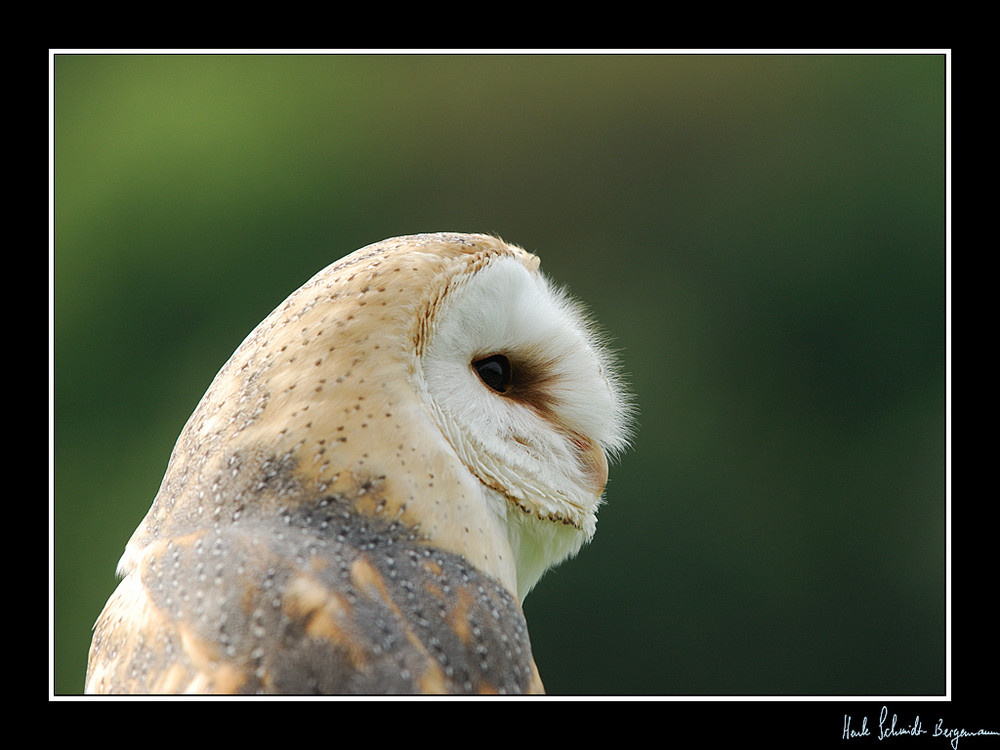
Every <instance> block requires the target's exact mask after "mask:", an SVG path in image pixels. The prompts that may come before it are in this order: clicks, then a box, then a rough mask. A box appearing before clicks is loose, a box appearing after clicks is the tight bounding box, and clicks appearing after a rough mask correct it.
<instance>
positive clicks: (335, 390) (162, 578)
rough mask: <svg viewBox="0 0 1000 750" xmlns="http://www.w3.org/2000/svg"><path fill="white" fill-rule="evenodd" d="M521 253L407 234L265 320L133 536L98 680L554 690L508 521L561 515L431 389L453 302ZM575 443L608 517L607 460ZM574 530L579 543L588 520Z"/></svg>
mask: <svg viewBox="0 0 1000 750" xmlns="http://www.w3.org/2000/svg"><path fill="white" fill-rule="evenodd" d="M499 257H504V258H509V259H513V260H515V261H516V262H517V263H518V264H520V265H521V266H523V267H524V269H527V271H529V272H530V273H532V274H534V273H536V272H537V269H538V259H537V258H536V257H535V256H533V255H531V254H530V253H527V252H525V251H523V250H521V249H519V248H516V247H514V246H511V245H507V244H506V243H504V242H502V241H500V240H498V239H496V238H493V237H489V236H486V235H458V234H429V235H415V236H410V237H400V238H394V239H391V240H386V241H384V242H381V243H376V244H375V245H371V246H369V247H367V248H363V249H361V250H359V251H357V252H355V253H352V254H351V255H348V256H346V257H345V258H343V259H341V260H340V261H338V262H336V263H334V264H332V265H331V266H329V267H328V268H326V269H324V270H323V271H321V272H320V273H318V274H317V275H316V276H314V277H313V278H312V279H311V280H309V281H308V282H307V283H306V284H304V285H303V286H302V287H300V288H299V289H298V290H297V291H295V292H294V293H293V294H292V295H291V296H290V297H289V298H288V299H287V300H286V301H285V302H284V303H283V304H282V305H280V306H279V307H278V308H277V309H276V310H275V311H274V312H273V313H271V315H269V316H268V317H267V318H266V319H265V320H264V321H262V322H261V323H260V325H258V326H257V327H256V328H255V329H254V331H253V332H252V333H251V334H250V335H249V336H248V337H247V338H246V340H245V341H244V342H243V343H242V345H241V346H240V347H239V348H238V349H237V350H236V351H235V353H234V354H233V356H232V357H231V358H230V359H229V361H228V362H227V363H226V364H225V365H224V366H223V368H222V369H221V370H220V372H219V374H218V375H217V376H216V378H215V379H214V381H213V382H212V384H211V386H210V387H209V389H208V391H207V392H206V394H205V396H204V397H203V398H202V400H201V402H200V403H199V405H198V407H197V409H196V410H195V411H194V413H193V414H192V415H191V418H190V419H189V420H188V422H187V424H186V425H185V427H184V429H183V431H182V433H181V435H180V437H179V438H178V441H177V444H176V446H175V448H174V451H173V453H172V455H171V458H170V462H169V464H168V467H167V471H166V474H165V476H164V479H163V482H162V484H161V487H160V490H159V492H158V494H157V496H156V498H155V499H154V501H153V504H152V507H151V508H150V510H149V512H148V514H147V515H146V517H145V518H144V519H143V521H142V523H141V524H140V525H139V527H138V528H137V529H136V531H135V533H134V534H133V536H132V538H131V540H130V541H129V543H128V545H127V547H126V551H125V554H124V555H123V557H122V560H121V562H120V564H119V573H120V574H121V575H122V576H123V580H122V582H121V584H120V585H119V588H118V589H117V590H116V592H115V594H114V595H113V596H112V597H111V599H110V600H109V601H108V604H107V605H106V607H105V609H104V611H103V612H102V613H101V615H100V617H99V619H98V621H97V624H96V626H95V634H94V639H93V644H92V646H91V651H90V658H89V663H88V676H87V682H86V689H87V690H88V692H143V693H145V692H167V693H177V692H219V693H230V692H236V693H247V692H251V693H253V692H265V693H267V692H281V693H297V694H303V693H365V694H368V693H415V692H433V693H440V692H443V693H451V692H457V693H464V692H504V693H517V692H539V691H541V689H542V685H541V681H540V679H539V676H538V672H537V670H536V669H535V665H534V661H533V658H532V654H531V646H530V642H529V638H528V631H527V626H526V623H525V620H524V616H523V613H522V610H521V607H520V602H519V582H518V575H519V573H518V569H517V565H516V561H515V559H514V558H515V556H516V550H515V549H514V548H512V542H511V535H510V531H509V528H508V526H509V521H508V520H507V517H506V514H508V513H513V515H514V516H528V517H530V516H532V515H534V516H535V517H537V519H542V520H541V521H538V523H547V522H548V521H549V520H551V519H552V518H553V515H555V516H558V515H559V514H558V513H555V514H553V512H552V511H551V510H544V511H543V510H536V509H535V508H534V506H532V505H531V503H530V502H526V501H524V500H523V499H522V500H518V499H517V498H515V497H513V496H510V497H508V498H507V499H508V500H512V501H513V503H511V504H509V505H510V508H516V510H511V509H510V508H506V509H505V508H503V507H501V508H500V509H499V510H498V509H497V507H495V503H496V502H497V501H496V500H495V498H500V500H499V502H500V503H501V505H508V503H505V502H504V499H503V497H502V495H501V494H500V493H498V492H496V491H495V490H493V489H489V490H488V489H485V487H487V486H488V485H489V484H490V482H489V481H488V480H487V479H484V477H483V476H479V477H476V476H474V475H473V474H472V473H470V471H469V470H468V469H467V468H466V467H465V466H463V465H462V463H461V462H460V461H458V460H457V458H456V450H458V449H457V448H456V447H455V439H454V438H453V437H452V438H451V442H449V436H447V435H445V434H442V430H441V429H440V425H439V424H438V423H436V422H435V415H434V413H433V412H434V411H435V409H433V408H429V407H428V405H427V403H426V402H425V400H422V399H421V398H416V397H415V390H416V391H420V390H421V389H423V388H424V384H423V380H422V378H423V371H422V360H421V357H422V356H423V353H424V349H425V347H426V346H427V342H428V341H429V339H430V337H431V336H432V335H433V333H434V330H435V326H436V317H437V315H438V313H439V312H440V310H441V308H442V306H443V305H444V304H445V303H446V302H447V300H448V299H449V297H450V295H451V294H452V291H453V290H454V289H455V287H456V285H457V284H460V283H461V280H462V279H466V278H469V277H471V276H473V275H475V273H476V272H477V271H478V270H480V269H481V268H483V267H484V266H485V265H487V264H490V263H492V262H493V261H494V260H496V259H497V258H499ZM602 377H603V376H602ZM560 429H562V428H560ZM560 434H561V433H560ZM567 435H568V437H567V438H566V444H567V445H570V446H572V451H575V452H576V453H574V456H576V459H574V461H575V462H574V464H573V465H574V466H577V465H580V466H583V467H585V469H584V473H587V472H589V471H592V472H593V473H592V475H589V476H587V477H584V479H582V480H581V482H582V485H581V486H585V487H587V488H591V487H594V488H596V496H595V497H594V498H593V501H592V505H593V506H594V507H596V503H597V501H598V499H599V495H600V492H601V490H602V489H603V484H604V478H605V476H606V464H604V463H603V452H602V450H601V449H600V448H599V447H598V445H597V441H596V440H594V441H591V440H590V439H589V438H586V437H583V436H581V435H578V434H576V433H575V432H571V431H567ZM577 454H578V455H577ZM577 459H578V460H577ZM591 467H593V468H591ZM573 471H574V472H575V471H576V469H573ZM602 472H604V473H602ZM591 491H592V490H591V489H588V490H587V492H588V493H589V492H591ZM490 503H494V506H491V505H490ZM567 507H568V506H567ZM588 512H590V513H592V511H588ZM556 520H557V521H559V522H560V523H557V524H555V526H556V527H559V528H560V529H562V528H565V529H567V530H565V531H563V530H559V531H557V532H552V533H558V534H570V535H575V536H573V538H572V539H571V541H570V542H569V543H568V547H567V549H568V550H569V552H565V551H563V552H560V555H561V556H565V555H566V554H571V553H573V552H575V550H576V549H578V548H579V546H580V544H582V543H583V541H585V538H584V537H585V535H584V533H583V532H582V531H580V530H579V529H580V528H581V527H582V525H581V523H579V522H576V521H572V522H571V521H570V520H569V519H568V517H566V518H556ZM518 523H521V522H518ZM531 523H535V521H531ZM549 525H552V524H549ZM588 533H592V522H590V531H589V532H588ZM576 537H579V539H577V538H576ZM587 538H589V537H587ZM546 564H548V563H546ZM527 585H528V586H529V587H530V585H533V581H532V582H531V583H529V584H527ZM525 591H526V588H525V587H524V585H523V583H522V586H521V588H520V596H523V594H524V592H525Z"/></svg>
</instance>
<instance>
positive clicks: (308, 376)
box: [121, 233, 633, 599]
mask: <svg viewBox="0 0 1000 750" xmlns="http://www.w3.org/2000/svg"><path fill="white" fill-rule="evenodd" d="M632 412H633V409H632V402H631V400H630V397H629V395H628V394H627V391H626V389H625V388H624V386H623V383H622V380H621V377H620V375H619V372H618V370H617V366H616V363H615V361H614V359H613V357H612V355H611V353H610V352H609V350H608V348H607V347H606V345H605V342H604V340H603V339H602V337H601V336H600V335H599V333H598V332H597V329H596V328H595V326H594V325H593V324H592V322H591V320H590V319H589V317H588V316H587V314H586V313H585V312H584V310H583V309H582V308H581V306H580V305H579V304H578V303H576V302H575V301H573V300H572V299H571V298H570V297H569V296H568V294H567V293H566V292H565V291H563V290H562V289H560V288H558V287H556V286H554V285H553V284H552V283H551V282H550V281H549V280H548V279H547V278H546V277H545V276H544V275H543V274H542V273H541V271H540V270H539V260H538V258H537V257H536V256H534V255H532V254H530V253H528V252H526V251H524V250H522V249H520V248H518V247H515V246H513V245H509V244H507V243H505V242H503V241H501V240H499V239H497V238H495V237H492V236H487V235H481V234H453V233H437V234H422V235H413V236H406V237H397V238H393V239H389V240H385V241H383V242H379V243H376V244H374V245H370V246H368V247H365V248H362V249H361V250H358V251H356V252H354V253H352V254H350V255H348V256H346V257H344V258H342V259H341V260H339V261H337V262H335V263H333V264H332V265H330V266H329V267H327V268H326V269H324V270H323V271H321V272H320V273H318V274H317V275H316V276H314V277H313V278H312V279H311V280H309V281H308V282H307V283H306V284H304V285H303V286H302V287H300V288H299V289H298V290H297V291H295V292H294V293H293V294H292V295H291V296H290V297H289V298H288V299H287V300H286V301H285V302H284V303H283V304H281V305H280V306H279V307H278V308H277V309H276V310H275V311H274V312H273V313H271V315H269V316H268V317H267V318H266V319H265V320H264V321H263V322H262V323H261V324H260V325H259V326H258V327H257V328H256V329H255V330H254V331H253V332H252V333H251V334H250V335H249V336H248V337H247V339H246V340H245V341H244V342H243V344H242V345H241V346H240V347H239V348H238V349H237V350H236V352H235V353H234V354H233V356H232V357H231V358H230V360H229V361H228V362H227V363H226V365H225V366H224V367H223V368H222V370H221V371H220V372H219V374H218V375H217V376H216V378H215V380H214V381H213V383H212V385H211V387H210V388H209V390H208V392H207V393H206V394H205V396H204V398H203V399H202V401H201V403H200V404H199V406H198V408H197V409H196V410H195V412H194V414H192V416H191V418H190V420H189V421H188V423H187V425H186V426H185V429H184V430H183V432H182V433H181V436H180V438H179V439H178V442H177V445H176V446H175V449H174V452H173V455H172V457H171V461H170V465H169V466H168V469H167V473H166V476H165V477H164V480H163V484H162V486H161V488H160V492H159V494H158V495H157V498H156V500H155V501H154V503H153V507H152V508H151V509H150V512H149V514H148V515H147V517H146V519H145V520H144V522H143V524H141V525H140V527H139V529H137V531H136V533H135V535H134V536H133V538H132V540H131V541H130V542H129V546H128V548H127V550H126V554H125V557H124V558H123V560H122V564H121V568H123V570H122V571H121V572H127V570H128V568H129V567H130V565H131V561H132V560H133V559H134V558H135V556H136V555H138V554H141V549H142V548H143V546H144V545H146V544H148V543H149V541H150V540H152V539H154V538H158V537H163V536H164V535H176V534H179V533H183V532H184V530H185V529H190V528H194V527H197V526H198V525H199V524H201V525H204V524H206V523H226V522H229V521H231V520H233V519H237V518H240V517H243V516H245V515H246V514H252V513H262V512H280V510H281V509H282V508H287V507H289V506H297V507H301V506H302V505H303V504H309V503H319V502H322V501H323V499H324V498H330V497H337V498H339V499H341V500H346V501H348V502H350V503H351V504H352V505H353V507H354V508H356V509H357V510H359V511H361V512H363V513H367V514H370V515H371V516H373V517H375V516H378V517H381V518H385V519H392V520H393V521H394V522H398V523H402V524H405V525H406V526H408V527H409V528H411V529H412V530H413V533H414V534H415V535H416V536H417V537H418V538H419V539H422V540H425V541H426V543H427V544H429V545H432V546H436V547H439V548H441V549H444V550H447V551H449V552H454V553H457V554H461V555H463V556H464V557H465V558H466V559H467V560H468V561H469V562H470V563H471V564H473V565H475V566H477V567H478V568H480V569H481V570H483V571H485V572H487V573H488V574H490V575H493V576H494V577H496V578H497V579H498V580H500V581H501V582H502V583H503V584H504V585H505V586H506V587H507V588H508V589H509V590H510V591H511V592H512V593H514V594H515V595H517V596H518V597H519V598H521V599H523V597H524V596H525V595H526V594H527V593H528V591H529V590H530V589H531V588H532V587H533V586H534V585H535V583H536V582H537V581H538V579H539V578H540V577H541V576H542V574H543V573H544V572H545V570H546V569H548V568H549V567H551V566H552V565H555V564H557V563H558V562H560V561H561V560H563V559H565V558H566V557H568V556H571V555H573V554H575V553H576V552H577V551H578V550H579V549H580V548H581V546H582V545H584V544H585V543H586V542H587V541H588V540H589V539H590V538H591V537H592V536H593V534H594V530H595V524H596V517H597V509H598V506H599V504H600V502H601V499H602V496H603V494H604V488H605V484H606V482H607V477H608V460H609V458H614V457H615V456H616V455H617V454H618V453H619V452H621V451H622V450H623V449H624V448H625V447H626V446H627V444H628V441H629V434H630V425H631V416H632Z"/></svg>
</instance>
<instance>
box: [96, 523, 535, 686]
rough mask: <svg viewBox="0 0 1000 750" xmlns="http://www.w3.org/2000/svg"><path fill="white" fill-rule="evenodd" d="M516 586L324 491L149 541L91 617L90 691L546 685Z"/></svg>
mask: <svg viewBox="0 0 1000 750" xmlns="http://www.w3.org/2000/svg"><path fill="white" fill-rule="evenodd" d="M541 690H542V685H541V682H540V680H539V677H538V672H537V669H536V668H535V663H534V660H533V658H532V654H531V646H530V642H529V639H528V631H527V626H526V623H525V620H524V616H523V613H522V611H521V608H520V605H519V604H518V603H517V601H516V600H515V599H514V598H513V597H512V596H511V595H510V594H509V593H508V592H507V591H506V589H504V588H503V587H502V586H501V584H499V583H498V582H497V581H494V580H493V579H492V578H490V577H488V576H485V575H484V574H482V573H480V572H478V571H477V570H476V569H475V568H473V567H472V566H470V565H469V564H468V563H467V562H466V560H465V559H464V558H462V557H459V556H457V555H453V554H449V553H446V552H442V551H440V550H436V549H433V548H431V547H427V546H426V545H424V544H423V543H421V542H420V541H419V540H417V539H415V538H414V537H413V535H412V534H410V533H407V532H406V530H405V529H403V528H402V527H401V526H399V525H396V524H389V523H384V522H381V521H378V520H373V519H371V518H369V517H366V516H361V515H358V514H356V513H352V512H350V511H345V510H343V509H341V510H335V509H334V508H333V507H329V508H328V509H327V510H326V511H325V512H323V513H316V512H315V510H312V511H307V512H295V513H288V512H285V513H282V514H280V515H277V516H274V517H272V518H271V519H268V518H266V517H264V516H261V517H260V518H258V519H252V518H247V519H241V520H240V521H239V522H238V523H233V524H231V525H228V526H225V527H222V528H218V529H216V528H210V529H208V530H204V529H202V530H197V531H193V532H191V533H190V534H188V535H186V536H178V537H176V538H173V539H170V540H160V541H157V542H154V543H153V544H151V545H150V546H148V547H147V548H146V550H145V551H144V553H143V555H142V556H141V558H140V562H139V563H138V565H137V567H136V568H135V569H134V570H132V571H131V572H130V573H129V574H128V575H127V576H126V577H125V578H124V579H123V580H122V582H121V584H120V585H119V587H118V589H117V590H116V591H115V593H114V595H113V596H112V597H111V599H110V600H109V601H108V604H107V606H106V607H105V609H104V611H103V612H102V613H101V615H100V617H99V619H98V621H97V624H96V625H95V634H94V639H93V643H92V645H91V651H90V658H89V662H88V676H87V691H88V692H131V693H184V692H192V693H282V694H297V695H305V694H334V693H337V694H385V693H525V692H541Z"/></svg>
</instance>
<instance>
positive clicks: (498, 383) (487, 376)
mask: <svg viewBox="0 0 1000 750" xmlns="http://www.w3.org/2000/svg"><path fill="white" fill-rule="evenodd" d="M472 368H473V369H474V370H475V371H476V374H477V375H479V379H480V380H482V381H483V382H484V383H486V385H488V386H489V387H490V388H492V389H493V390H494V391H496V392H497V393H505V392H506V391H507V387H508V386H509V385H510V379H511V375H512V371H511V367H510V360H509V359H507V358H506V357H505V356H504V355H502V354H494V355H492V356H490V357H484V358H483V359H477V360H476V361H475V362H473V363H472Z"/></svg>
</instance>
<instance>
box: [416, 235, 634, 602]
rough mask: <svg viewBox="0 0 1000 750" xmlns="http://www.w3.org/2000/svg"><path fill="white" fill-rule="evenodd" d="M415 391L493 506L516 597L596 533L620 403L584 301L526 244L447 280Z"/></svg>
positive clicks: (623, 404)
mask: <svg viewBox="0 0 1000 750" xmlns="http://www.w3.org/2000/svg"><path fill="white" fill-rule="evenodd" d="M418 352H419V355H418V368H417V369H416V377H415V378H414V384H415V390H416V391H417V393H419V395H420V397H421V399H422V400H423V401H424V402H425V403H426V404H427V405H428V408H429V410H430V412H431V413H432V415H433V417H434V421H435V423H436V425H437V426H438V428H439V429H440V431H441V433H442V434H443V435H444V436H445V437H446V438H447V441H448V443H449V444H450V445H451V447H452V448H453V449H454V451H455V454H456V456H457V458H458V459H459V460H460V461H461V463H462V465H463V466H464V467H465V468H466V469H467V470H468V472H469V473H470V474H471V475H473V476H474V477H475V478H476V479H477V480H478V481H479V482H480V484H481V485H482V492H483V495H484V502H486V503H487V504H489V505H490V507H492V508H493V509H495V511H496V512H498V513H500V514H501V515H502V516H503V517H504V519H505V523H506V525H507V529H508V536H509V538H510V541H511V545H512V548H513V551H514V554H515V556H516V561H517V581H518V592H519V594H520V595H521V596H522V597H523V596H524V595H525V594H526V593H527V591H528V590H529V589H530V588H531V587H532V586H533V585H534V583H535V582H536V581H537V580H538V579H539V578H540V576H541V575H542V573H543V572H544V570H545V569H546V568H548V567H549V566H551V565H553V564H555V563H556V562H558V561H560V560H562V559H564V558H565V557H567V556H568V555H571V554H574V553H575V552H576V551H577V550H579V548H580V547H581V545H583V544H584V543H585V542H586V541H588V540H589V539H590V538H591V537H592V536H593V534H594V529H595V523H596V511H597V507H598V504H599V502H600V500H601V496H602V494H603V491H604V486H605V483H606V481H607V476H608V463H607V458H608V456H609V455H614V454H616V453H617V452H618V451H620V450H622V449H623V448H624V447H625V445H626V442H627V424H628V420H627V417H628V412H629V405H628V402H627V399H626V397H625V396H624V395H623V389H622V387H621V384H620V382H619V379H618V376H617V374H616V372H615V369H614V364H613V362H612V360H611V359H610V357H609V355H608V353H607V350H606V348H605V347H604V346H603V344H602V342H601V340H600V338H599V337H598V336H597V335H596V333H595V330H594V327H593V326H592V324H591V323H590V321H589V319H588V318H587V317H586V315H585V314H584V312H583V310H582V308H581V307H580V306H579V305H578V304H577V303H576V302H575V301H573V300H572V299H571V298H570V297H569V296H568V295H567V294H566V293H565V292H563V291H561V290H559V289H557V288H555V287H554V286H553V285H552V284H551V283H550V282H549V281H548V280H547V279H546V277H545V276H544V275H542V273H541V272H540V271H539V270H538V264H537V259H535V258H534V256H529V255H527V254H520V253H512V254H506V255H504V254H501V255H495V256H492V257H490V258H489V259H488V261H487V262H485V263H483V264H482V265H481V266H479V267H475V268H473V269H470V272H468V273H465V274H461V275H459V276H456V277H454V278H452V279H449V280H448V284H447V288H446V290H444V294H443V295H442V298H441V300H440V303H439V304H438V305H437V306H436V309H435V312H434V317H433V321H432V324H431V325H430V326H428V329H427V340H426V343H425V346H423V347H420V348H418Z"/></svg>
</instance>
